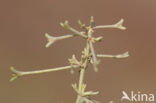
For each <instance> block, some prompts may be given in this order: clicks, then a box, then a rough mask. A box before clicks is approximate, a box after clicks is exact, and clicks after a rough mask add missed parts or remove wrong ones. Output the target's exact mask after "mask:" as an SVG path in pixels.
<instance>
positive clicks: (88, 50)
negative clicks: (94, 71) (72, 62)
mask: <svg viewBox="0 0 156 103" xmlns="http://www.w3.org/2000/svg"><path fill="white" fill-rule="evenodd" d="M86 49H87V53H85V57H86V59H85V60H84V61H83V67H82V68H81V70H80V78H79V87H78V89H79V91H80V92H83V91H82V85H83V81H84V74H85V70H86V67H87V64H88V55H89V53H90V46H89V41H87V45H86ZM76 103H81V96H80V95H79V94H78V95H77V99H76Z"/></svg>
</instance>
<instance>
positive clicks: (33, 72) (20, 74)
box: [10, 66, 73, 81]
mask: <svg viewBox="0 0 156 103" xmlns="http://www.w3.org/2000/svg"><path fill="white" fill-rule="evenodd" d="M71 68H73V66H64V67H57V68H52V69H44V70H36V71H27V72H25V71H18V70H16V69H14V67H10V70H11V72H12V73H13V74H12V78H11V79H10V81H13V80H15V79H17V78H18V77H20V76H24V75H32V74H41V73H48V72H54V71H60V70H66V69H71Z"/></svg>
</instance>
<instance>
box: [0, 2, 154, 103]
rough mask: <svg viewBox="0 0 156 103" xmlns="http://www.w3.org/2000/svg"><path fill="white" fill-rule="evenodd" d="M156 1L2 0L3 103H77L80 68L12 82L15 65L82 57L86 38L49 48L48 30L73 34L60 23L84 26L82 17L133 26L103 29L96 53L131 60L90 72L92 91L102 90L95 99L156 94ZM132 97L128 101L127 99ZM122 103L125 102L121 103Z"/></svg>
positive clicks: (34, 66) (39, 65)
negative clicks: (73, 85) (121, 21)
mask: <svg viewBox="0 0 156 103" xmlns="http://www.w3.org/2000/svg"><path fill="white" fill-rule="evenodd" d="M155 5H156V1H155V0H64V1H63V0H13V1H12V0H1V1H0V103H74V102H75V99H76V93H75V91H74V90H73V89H72V88H71V84H72V83H75V82H76V83H77V82H78V76H79V74H78V72H76V73H75V74H74V75H71V74H70V71H68V70H67V71H66V70H65V71H59V72H52V73H46V74H41V75H32V76H25V77H21V78H19V79H17V80H16V81H14V82H12V83H10V82H9V79H10V77H11V72H10V71H9V68H10V66H14V67H15V68H16V69H18V70H23V71H29V70H38V69H46V68H53V67H59V66H65V65H68V59H69V58H71V56H72V55H73V54H75V55H76V57H77V58H80V57H79V56H80V55H81V51H82V50H83V48H84V46H85V41H84V40H83V39H82V38H80V37H75V38H70V39H66V40H62V41H60V42H56V43H55V44H54V45H52V46H51V47H50V48H45V44H46V42H47V40H46V38H45V36H44V34H45V33H49V34H51V35H53V36H61V35H66V34H69V33H71V32H69V31H68V30H66V29H64V28H62V27H61V26H60V25H59V23H60V22H63V21H65V20H69V23H70V25H71V26H73V27H74V28H77V29H78V30H80V29H79V26H78V25H77V21H78V20H79V19H80V20H82V21H83V22H84V23H86V24H88V23H89V19H90V16H94V18H95V21H96V24H97V25H102V24H114V23H117V22H118V21H119V20H120V19H121V18H124V20H125V21H124V26H126V27H127V30H125V31H122V30H118V29H100V30H97V31H96V32H95V36H96V37H97V36H103V40H102V42H100V43H97V44H95V49H96V53H104V54H120V53H124V52H126V51H129V53H130V57H129V58H126V59H108V58H105V59H101V64H100V65H99V72H98V73H95V72H94V71H93V69H92V66H89V68H88V69H87V71H86V75H85V83H86V84H87V90H93V91H100V94H99V95H97V96H95V97H93V98H96V100H98V101H101V103H108V102H109V101H111V100H113V101H114V102H115V103H120V102H121V101H120V99H121V96H122V91H123V90H124V91H126V92H127V93H130V91H134V92H135V93H137V92H139V91H140V92H141V93H147V94H149V93H153V94H155V95H156V79H155V78H156V47H155V45H156V28H155V27H156V13H155V12H156V6H155ZM126 102H127V101H125V103H126ZM121 103H122V102H121Z"/></svg>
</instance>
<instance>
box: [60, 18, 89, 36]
mask: <svg viewBox="0 0 156 103" xmlns="http://www.w3.org/2000/svg"><path fill="white" fill-rule="evenodd" d="M60 25H61V26H62V27H64V28H66V29H68V30H70V31H72V32H73V33H75V34H76V35H79V36H81V37H83V38H87V36H86V35H85V34H84V33H83V32H79V31H77V30H76V29H74V28H72V27H71V26H70V25H69V24H68V21H65V22H64V23H60Z"/></svg>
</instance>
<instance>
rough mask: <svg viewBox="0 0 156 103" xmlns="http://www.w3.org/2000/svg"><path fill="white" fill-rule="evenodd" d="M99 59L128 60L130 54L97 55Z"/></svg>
mask: <svg viewBox="0 0 156 103" xmlns="http://www.w3.org/2000/svg"><path fill="white" fill-rule="evenodd" d="M97 57H99V58H127V57H129V53H128V52H125V53H123V54H118V55H106V54H97Z"/></svg>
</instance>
